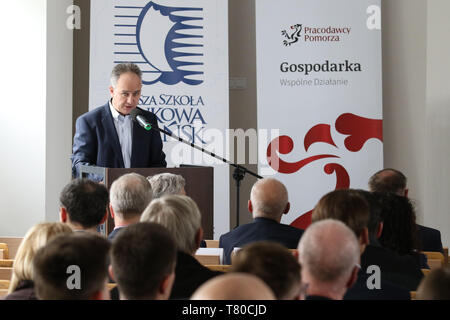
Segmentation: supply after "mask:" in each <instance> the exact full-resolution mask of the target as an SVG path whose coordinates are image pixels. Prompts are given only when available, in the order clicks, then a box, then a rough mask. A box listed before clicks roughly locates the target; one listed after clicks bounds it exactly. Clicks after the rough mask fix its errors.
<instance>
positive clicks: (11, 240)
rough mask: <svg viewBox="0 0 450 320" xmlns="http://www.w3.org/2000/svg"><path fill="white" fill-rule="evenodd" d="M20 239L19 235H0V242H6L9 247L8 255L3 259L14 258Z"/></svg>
mask: <svg viewBox="0 0 450 320" xmlns="http://www.w3.org/2000/svg"><path fill="white" fill-rule="evenodd" d="M22 240H23V238H20V237H0V243H6V244H7V245H8V248H9V257H8V258H3V259H15V258H16V253H17V250H18V249H19V246H20V244H21V243H22Z"/></svg>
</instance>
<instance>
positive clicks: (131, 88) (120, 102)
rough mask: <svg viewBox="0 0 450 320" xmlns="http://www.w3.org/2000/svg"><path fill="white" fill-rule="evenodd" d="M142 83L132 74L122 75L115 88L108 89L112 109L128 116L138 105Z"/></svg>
mask: <svg viewBox="0 0 450 320" xmlns="http://www.w3.org/2000/svg"><path fill="white" fill-rule="evenodd" d="M141 89H142V82H141V79H140V78H139V76H138V75H136V74H135V73H133V72H127V73H124V74H122V75H121V76H120V77H119V79H118V80H117V84H116V86H115V87H112V86H111V87H110V88H109V91H110V93H111V97H112V104H113V107H114V108H115V109H116V110H117V111H118V112H119V113H121V114H122V115H128V114H130V112H131V110H133V109H134V108H136V107H137V105H138V104H139V98H140V97H141Z"/></svg>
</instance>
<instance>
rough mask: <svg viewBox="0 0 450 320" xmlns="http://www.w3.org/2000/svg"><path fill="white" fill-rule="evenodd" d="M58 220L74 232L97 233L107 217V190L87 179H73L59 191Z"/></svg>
mask: <svg viewBox="0 0 450 320" xmlns="http://www.w3.org/2000/svg"><path fill="white" fill-rule="evenodd" d="M59 201H60V219H61V222H64V223H67V224H68V225H69V226H70V227H71V228H72V229H74V230H75V231H80V230H85V231H93V232H97V226H98V225H100V224H102V223H103V222H104V221H105V220H106V218H107V217H108V211H107V210H108V203H109V195H108V190H107V189H106V187H105V186H104V185H103V184H100V183H97V182H94V181H92V180H89V179H85V178H84V179H74V180H72V181H71V182H69V183H68V184H67V185H66V186H65V187H64V189H63V190H62V191H61V194H60V197H59Z"/></svg>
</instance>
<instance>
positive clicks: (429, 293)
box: [416, 268, 450, 300]
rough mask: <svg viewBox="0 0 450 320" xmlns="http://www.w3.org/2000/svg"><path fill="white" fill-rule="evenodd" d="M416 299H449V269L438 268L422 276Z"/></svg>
mask: <svg viewBox="0 0 450 320" xmlns="http://www.w3.org/2000/svg"><path fill="white" fill-rule="evenodd" d="M416 299H417V300H450V269H449V268H439V269H434V270H431V272H430V273H429V274H428V275H427V276H426V277H424V278H423V280H422V282H421V283H420V286H419V288H418V289H417V295H416Z"/></svg>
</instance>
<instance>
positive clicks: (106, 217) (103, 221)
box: [99, 210, 108, 225]
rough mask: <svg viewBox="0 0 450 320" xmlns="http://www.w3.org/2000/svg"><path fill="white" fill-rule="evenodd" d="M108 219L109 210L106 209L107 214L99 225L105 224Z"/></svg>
mask: <svg viewBox="0 0 450 320" xmlns="http://www.w3.org/2000/svg"><path fill="white" fill-rule="evenodd" d="M106 219H108V210H106V212H105V215H104V216H103V218H102V221H100V223H99V225H101V224H104V223H105V221H106Z"/></svg>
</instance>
